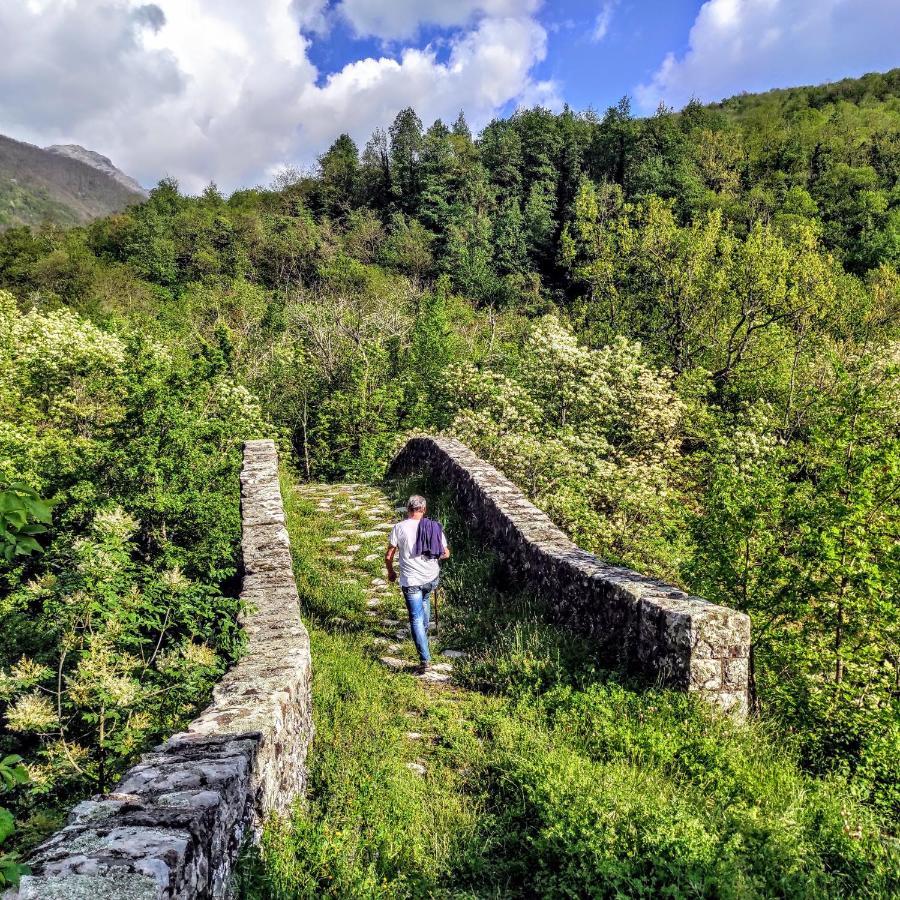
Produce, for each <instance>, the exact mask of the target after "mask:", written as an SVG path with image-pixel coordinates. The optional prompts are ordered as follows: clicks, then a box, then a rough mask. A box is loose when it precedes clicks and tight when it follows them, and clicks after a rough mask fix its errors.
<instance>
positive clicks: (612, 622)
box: [390, 437, 750, 717]
mask: <svg viewBox="0 0 900 900" xmlns="http://www.w3.org/2000/svg"><path fill="white" fill-rule="evenodd" d="M390 472H391V474H393V475H406V474H412V473H414V472H427V473H428V474H429V475H430V476H432V477H433V478H434V479H435V480H436V481H437V482H438V483H439V484H441V485H446V486H447V487H449V488H450V489H451V490H452V491H453V492H454V493H455V495H456V497H457V500H458V501H459V503H460V505H461V506H462V508H463V509H464V510H465V514H466V515H467V516H468V517H469V518H470V520H471V522H472V524H473V525H475V527H476V528H477V530H478V532H479V533H481V534H482V535H484V537H485V539H486V540H487V541H489V542H490V543H491V545H492V546H493V547H495V548H496V549H497V550H498V551H499V553H500V554H501V557H502V558H503V560H504V563H505V565H506V568H507V570H508V571H509V572H510V574H511V575H512V576H513V577H515V578H516V579H517V580H518V581H520V582H523V583H527V584H529V585H533V586H534V587H537V588H538V589H539V590H540V591H541V593H542V594H543V595H544V596H545V597H546V598H547V600H548V601H549V602H550V603H551V604H552V607H553V609H554V612H555V614H556V615H557V616H558V617H559V619H560V620H562V621H563V622H565V623H567V624H569V625H571V626H572V627H574V628H576V629H578V630H580V631H582V632H585V633H587V634H589V635H590V636H591V637H594V638H596V639H597V640H598V641H600V642H601V644H603V645H604V648H605V649H606V650H607V651H608V652H609V653H610V655H613V656H615V657H617V658H618V659H619V660H620V661H621V662H623V663H625V664H626V665H628V666H630V667H631V668H634V669H637V670H640V671H642V672H645V673H646V674H648V675H650V676H651V677H657V678H659V679H661V680H662V681H664V682H666V683H669V684H671V685H673V686H676V687H680V688H683V689H685V690H689V691H698V692H700V693H701V694H702V695H703V696H705V697H707V698H708V699H709V700H711V701H713V702H714V703H718V704H720V705H721V706H722V707H723V708H725V709H728V710H731V711H732V712H734V713H735V714H736V715H738V716H740V717H743V716H744V715H745V714H746V711H747V687H748V685H747V678H748V663H749V654H750V618H749V616H747V615H745V614H744V613H740V612H737V611H735V610H733V609H728V608H727V607H724V606H716V605H715V604H713V603H709V602H708V601H706V600H702V599H701V598H699V597H692V596H689V595H688V594H686V593H685V592H684V591H680V590H678V589H677V588H675V587H673V586H671V585H668V584H666V583H665V582H662V581H657V580H654V579H652V578H648V577H646V576H644V575H639V574H638V573H637V572H633V571H631V570H630V569H626V568H623V567H622V566H612V565H609V564H608V563H605V562H604V561H603V560H601V559H599V558H598V557H596V556H594V555H593V554H591V553H588V552H587V551H585V550H582V549H581V548H580V547H578V546H576V545H575V544H573V543H572V541H570V540H569V539H568V537H566V535H565V534H564V533H563V532H562V531H561V530H560V529H559V528H557V527H556V526H555V525H554V524H553V523H552V522H551V521H550V519H549V517H548V516H547V515H546V514H545V513H543V512H541V510H539V509H537V507H535V506H534V504H532V503H531V502H529V501H528V500H527V499H526V498H525V497H524V495H523V494H522V493H521V491H519V489H518V488H517V487H516V486H515V485H514V484H512V482H510V481H509V480H508V479H507V478H505V477H504V476H503V475H501V474H500V472H498V471H497V470H496V469H495V468H494V467H493V466H491V465H488V464H487V463H486V462H484V461H482V460H481V459H479V458H478V457H477V456H476V455H475V454H474V453H473V452H472V451H471V450H469V449H468V448H467V447H465V446H464V445H463V444H461V443H460V442H459V441H456V440H453V439H451V438H431V437H420V438H413V439H412V440H410V441H409V442H408V443H407V444H406V446H405V447H404V448H403V450H402V451H401V452H400V453H399V454H398V456H397V457H396V458H395V459H394V461H393V463H392V465H391V470H390Z"/></svg>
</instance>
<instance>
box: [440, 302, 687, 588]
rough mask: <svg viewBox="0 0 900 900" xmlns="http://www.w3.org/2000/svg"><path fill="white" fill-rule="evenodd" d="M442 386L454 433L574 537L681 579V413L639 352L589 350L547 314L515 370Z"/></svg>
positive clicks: (470, 369)
mask: <svg viewBox="0 0 900 900" xmlns="http://www.w3.org/2000/svg"><path fill="white" fill-rule="evenodd" d="M448 383H449V387H450V390H451V392H452V395H453V401H454V404H455V408H456V414H455V416H454V419H453V422H452V425H451V427H450V429H449V430H450V432H451V433H452V434H453V435H454V436H456V437H458V438H459V439H460V440H462V441H464V442H466V443H467V444H469V445H470V446H471V447H473V449H475V450H476V451H477V452H478V453H480V454H481V455H482V456H484V457H485V458H486V459H489V460H490V461H491V462H492V463H494V464H495V465H496V466H497V467H498V468H500V469H501V470H502V471H503V472H504V473H505V474H506V475H507V476H508V477H509V478H511V479H512V480H513V481H515V482H516V483H517V484H519V485H520V486H521V487H522V488H523V490H525V491H526V492H527V493H528V494H529V495H530V496H531V497H532V499H534V501H535V502H536V503H537V504H538V505H539V506H541V507H543V508H544V509H545V510H546V511H547V512H548V513H549V514H550V515H551V516H553V517H554V518H555V519H556V520H557V521H558V522H559V523H560V525H561V526H563V527H564V528H566V529H567V530H568V531H569V532H570V533H571V534H572V536H573V538H574V539H576V540H577V541H578V542H579V543H581V544H582V545H584V546H585V547H587V548H589V549H591V550H593V551H595V552H597V553H600V554H602V555H605V556H608V557H610V558H611V559H614V560H617V561H624V562H627V563H628V564H630V565H633V566H638V567H641V568H645V569H648V570H650V571H653V572H656V573H660V574H661V573H666V574H669V573H672V572H673V571H674V570H675V569H676V567H677V564H678V558H679V554H680V552H681V551H680V546H679V529H677V527H675V524H676V523H677V522H678V520H679V518H680V509H681V506H682V499H681V493H680V491H679V483H680V482H679V472H680V454H679V444H680V438H681V425H682V419H683V416H684V405H683V404H682V402H681V400H680V399H679V398H678V395H677V394H676V393H675V390H674V388H673V386H672V383H671V374H670V373H669V372H667V371H665V370H662V371H660V370H657V369H655V368H653V367H652V366H650V365H648V364H647V362H646V361H645V360H644V359H643V354H642V349H641V346H640V344H638V343H635V342H633V341H629V340H627V339H626V338H624V337H618V338H616V339H615V340H614V341H613V342H612V343H611V344H609V345H607V346H605V347H602V348H599V349H591V348H589V347H586V346H584V345H583V344H581V343H579V341H578V340H577V338H576V336H575V334H574V332H573V331H572V330H571V329H570V328H569V327H567V326H566V325H565V324H564V323H563V322H562V321H561V320H560V319H559V318H558V317H557V316H546V317H544V318H543V319H540V320H538V321H537V322H535V323H534V325H533V326H532V327H531V329H530V332H529V335H528V338H527V340H526V342H525V345H524V347H523V348H522V352H521V356H520V362H519V364H518V366H517V367H515V368H514V369H513V370H512V371H508V372H499V371H495V370H492V369H478V368H476V367H475V366H473V365H465V366H461V367H458V368H457V369H455V370H454V371H453V372H452V373H451V375H450V377H449V379H448Z"/></svg>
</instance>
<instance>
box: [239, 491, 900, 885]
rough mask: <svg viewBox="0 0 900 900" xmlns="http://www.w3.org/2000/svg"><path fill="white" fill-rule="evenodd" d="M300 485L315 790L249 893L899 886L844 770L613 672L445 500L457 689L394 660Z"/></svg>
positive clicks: (284, 827)
mask: <svg viewBox="0 0 900 900" xmlns="http://www.w3.org/2000/svg"><path fill="white" fill-rule="evenodd" d="M286 487H287V485H286ZM403 487H405V488H407V489H408V488H409V485H405V486H403ZM419 489H422V488H421V486H420V488H419ZM285 497H286V499H287V500H288V503H287V513H288V527H289V530H290V532H291V539H292V543H293V548H294V555H295V566H296V572H297V576H298V586H299V588H300V594H301V598H302V599H301V602H302V604H303V614H304V616H305V618H306V619H307V622H308V624H309V625H310V626H311V634H312V649H313V660H314V682H313V697H314V709H315V721H316V729H317V731H316V737H315V743H314V747H313V750H312V753H311V770H310V790H309V797H308V799H307V800H306V802H304V803H298V804H297V806H296V808H295V811H294V814H293V816H292V818H291V819H290V821H280V822H278V821H271V822H270V823H268V825H267V827H266V831H265V835H264V840H263V843H262V849H261V852H259V853H257V855H256V856H254V857H248V858H247V859H245V861H244V864H243V866H242V870H241V873H240V891H241V894H242V896H243V897H245V898H260V900H261V898H264V897H265V898H270V897H271V898H274V900H281V898H284V900H287V898H301V897H315V896H322V895H327V896H340V897H366V898H368V897H372V898H375V897H379V898H381V897H384V898H406V897H410V898H412V897H445V898H466V897H486V898H488V897H495V898H501V897H547V898H574V897H646V898H650V897H654V898H655V897H671V898H687V897H723V898H751V897H791V898H795V897H796V898H806V897H809V898H812V897H816V898H818V897H847V896H852V897H871V898H876V897H891V896H898V892H900V880H898V856H897V848H896V846H895V845H894V844H893V843H892V842H891V839H890V838H888V837H886V836H885V834H884V832H883V830H881V829H880V828H879V822H878V821H877V820H876V818H875V817H874V814H872V813H870V812H869V811H868V810H867V809H866V808H865V807H864V806H863V805H862V804H860V803H859V802H857V801H856V800H855V799H854V797H853V796H852V795H851V793H850V790H849V789H848V787H847V786H846V784H845V783H843V782H841V781H839V780H837V779H831V780H822V779H815V778H812V777H810V776H807V775H805V774H803V773H802V772H801V771H800V770H799V768H798V766H797V764H796V761H795V758H794V756H793V754H792V752H791V750H790V748H789V747H787V746H786V745H785V744H784V743H783V741H782V740H781V739H780V738H779V737H778V736H777V735H773V734H770V733H768V731H767V728H766V726H765V724H761V723H754V724H751V725H747V726H736V725H734V724H733V723H731V722H730V721H729V720H727V719H726V718H724V717H723V716H721V715H720V714H717V713H716V712H714V711H712V710H710V709H708V708H706V707H705V706H704V705H703V704H701V703H698V702H696V701H695V700H694V698H692V697H689V696H687V695H684V694H681V693H676V692H671V691H667V690H662V689H659V688H657V687H655V686H652V685H646V684H641V683H638V682H635V681H633V680H631V679H628V678H626V677H624V676H622V675H620V674H618V673H615V672H610V671H607V670H604V669H603V668H602V667H601V666H600V664H599V662H598V660H596V659H595V658H594V656H593V655H592V652H591V647H590V646H589V645H588V644H587V643H585V642H584V641H582V640H581V639H579V638H577V637H574V636H573V635H571V634H569V633H567V632H564V631H562V630H560V629H559V628H557V627H556V626H554V625H552V624H551V623H549V622H547V621H546V620H545V618H544V616H543V615H542V611H541V606H540V603H539V602H538V601H537V599H536V598H534V597H531V596H528V595H527V594H523V593H521V592H517V591H515V590H513V589H512V588H511V587H510V586H509V585H507V584H505V583H504V579H503V577H502V575H501V574H500V572H499V570H498V568H497V566H496V564H495V560H494V559H493V557H492V555H491V554H490V553H488V552H486V551H485V550H484V549H483V548H482V547H480V546H479V545H478V544H477V543H476V542H475V541H474V540H473V539H472V538H471V536H470V535H468V534H467V533H466V531H465V529H464V528H463V527H462V525H461V523H460V522H459V521H458V520H457V518H456V517H455V516H454V514H453V510H452V508H451V507H450V506H449V505H448V504H447V503H446V502H445V501H444V500H443V499H442V498H434V502H433V504H432V509H433V512H434V514H436V515H437V517H439V518H441V519H442V520H443V521H444V522H445V524H446V526H447V530H448V534H449V536H450V541H451V545H452V547H453V551H454V555H453V557H452V559H451V561H450V563H449V564H448V565H446V566H445V569H444V575H443V586H444V591H445V596H444V599H443V606H442V616H443V618H442V625H441V635H440V639H441V641H442V646H443V647H445V648H446V647H450V646H452V647H455V648H457V649H464V650H466V651H467V654H468V655H467V657H466V659H465V660H460V661H458V662H457V665H456V671H455V680H456V682H457V685H458V686H457V687H454V688H452V689H445V690H437V691H435V690H427V689H423V687H422V686H421V685H419V684H418V683H417V682H416V681H415V680H414V679H412V678H411V677H409V676H407V675H398V674H393V673H390V672H388V671H386V670H385V669H384V667H383V666H381V665H380V664H379V663H378V662H377V661H375V659H374V657H375V656H376V655H377V648H376V647H375V646H374V645H373V643H372V638H371V634H370V631H371V628H370V624H371V623H370V621H367V620H366V617H365V614H364V604H365V600H364V596H363V593H362V591H361V589H360V590H357V591H354V590H352V589H351V588H352V586H348V585H341V584H339V582H338V580H337V577H336V573H337V572H338V571H339V570H340V567H335V566H334V565H333V561H328V559H327V556H326V555H325V553H324V552H323V551H324V548H325V546H326V545H325V544H324V540H325V539H326V537H327V536H328V535H329V534H331V533H333V531H334V529H335V527H336V526H335V525H334V523H333V522H332V521H331V520H330V519H329V517H327V516H325V515H323V514H322V513H321V512H319V511H317V510H316V509H315V507H314V506H313V505H311V504H309V503H306V502H304V501H302V500H299V499H298V498H296V496H295V495H293V493H292V492H291V491H290V490H286V491H285ZM379 567H380V562H379V561H378V560H375V561H373V562H372V563H371V567H370V570H371V572H372V573H373V574H376V573H377V571H378V569H379ZM410 731H414V732H416V733H420V734H421V735H422V737H421V739H419V740H415V741H412V740H410V739H409V738H408V737H407V736H406V735H407V733H408V732H410ZM413 761H419V762H421V763H423V764H424V766H425V770H426V774H425V776H424V777H419V776H417V775H414V774H412V773H411V772H410V770H409V768H408V767H407V764H408V763H409V762H413Z"/></svg>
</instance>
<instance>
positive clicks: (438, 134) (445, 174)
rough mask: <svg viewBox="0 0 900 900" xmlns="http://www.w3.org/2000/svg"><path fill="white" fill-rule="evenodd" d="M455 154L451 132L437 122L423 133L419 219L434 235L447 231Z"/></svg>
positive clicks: (441, 123) (439, 121) (440, 122)
mask: <svg viewBox="0 0 900 900" xmlns="http://www.w3.org/2000/svg"><path fill="white" fill-rule="evenodd" d="M454 156H455V154H454V152H453V146H452V144H451V143H450V131H449V130H448V129H447V126H446V125H444V123H443V122H442V121H441V120H440V119H438V120H437V121H436V122H435V123H434V124H433V125H432V126H431V128H429V129H428V131H427V132H426V134H425V138H424V140H423V141H422V155H421V160H420V172H421V194H420V197H419V209H418V213H419V218H420V219H421V220H422V223H423V224H424V225H425V226H426V227H428V228H430V229H431V230H432V231H433V232H434V233H435V234H437V235H439V236H440V235H443V234H444V232H445V231H446V229H447V225H448V219H449V216H450V206H451V203H452V198H453V180H454Z"/></svg>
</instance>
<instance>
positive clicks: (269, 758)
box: [10, 441, 312, 900]
mask: <svg viewBox="0 0 900 900" xmlns="http://www.w3.org/2000/svg"><path fill="white" fill-rule="evenodd" d="M241 516H242V541H241V544H242V551H243V562H244V582H243V590H242V593H241V598H242V600H243V604H244V613H243V614H242V624H243V626H244V630H245V631H246V633H247V636H248V647H247V653H246V655H245V656H244V657H243V658H242V659H241V660H240V662H238V664H237V665H236V666H235V667H234V668H233V669H232V670H231V671H230V672H228V674H227V675H225V677H224V678H223V679H222V681H221V682H220V683H219V684H218V686H217V687H216V688H215V690H214V691H213V702H212V703H211V704H210V705H209V706H208V707H207V708H206V709H205V710H204V711H203V712H202V713H201V715H200V716H199V717H198V718H197V719H195V720H194V721H193V722H192V723H191V724H190V726H189V727H188V729H187V731H186V732H184V733H183V734H177V735H175V736H174V737H172V738H170V739H169V740H168V741H167V742H166V743H165V744H163V745H162V746H161V747H158V748H157V749H156V750H155V751H154V752H153V753H149V754H147V755H146V756H144V757H143V758H142V759H141V762H140V763H139V764H138V765H136V766H135V767H134V768H133V769H131V770H130V771H129V772H127V773H126V774H125V776H124V778H123V779H122V780H121V781H120V782H119V784H118V786H117V787H116V789H115V791H113V792H112V793H111V794H108V795H107V796H105V797H98V798H95V799H92V800H86V801H84V802H83V803H80V804H79V805H78V806H76V807H75V809H74V810H72V812H71V814H70V816H69V821H68V824H67V825H66V826H65V828H63V829H62V830H61V831H58V832H57V833H56V834H54V835H53V836H52V837H51V838H50V839H49V840H48V841H47V842H46V843H44V844H43V845H42V846H41V847H39V848H38V850H37V852H36V853H35V854H34V856H33V857H32V859H31V860H30V861H29V863H30V865H31V867H32V870H33V873H34V874H32V875H30V876H26V877H25V878H23V879H22V883H21V885H20V887H19V890H18V893H13V894H11V895H10V896H11V897H18V898H19V900H82V898H90V900H112V898H115V900H132V898H134V900H138V898H139V900H163V898H164V900H174V898H192V900H193V898H197V900H205V898H219V897H224V896H225V895H226V892H227V889H228V882H229V878H230V875H231V869H232V866H233V864H234V861H235V859H236V858H237V854H238V851H239V849H240V847H241V845H242V843H243V842H244V840H245V836H247V835H248V833H250V834H254V833H258V829H259V827H260V824H261V821H262V818H263V816H264V815H266V814H267V813H269V812H279V813H281V812H285V811H286V810H287V807H288V805H289V804H290V802H291V800H292V799H293V798H294V797H296V796H298V795H300V794H301V793H302V792H303V790H304V787H305V779H306V754H307V749H308V747H309V742H310V739H311V737H312V713H311V698H310V675H311V664H310V652H309V635H308V634H307V631H306V628H305V627H304V625H303V623H302V622H301V621H300V612H299V605H298V597H297V586H296V584H295V583H294V575H293V570H292V566H291V552H290V544H289V541H288V534H287V530H286V529H285V524H284V508H283V506H282V502H281V492H280V489H279V484H278V458H277V455H276V452H275V445H274V443H273V442H272V441H247V443H246V444H245V445H244V465H243V470H242V472H241Z"/></svg>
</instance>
